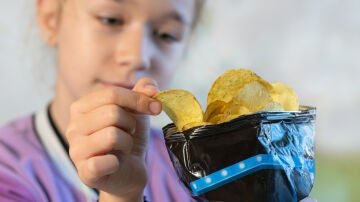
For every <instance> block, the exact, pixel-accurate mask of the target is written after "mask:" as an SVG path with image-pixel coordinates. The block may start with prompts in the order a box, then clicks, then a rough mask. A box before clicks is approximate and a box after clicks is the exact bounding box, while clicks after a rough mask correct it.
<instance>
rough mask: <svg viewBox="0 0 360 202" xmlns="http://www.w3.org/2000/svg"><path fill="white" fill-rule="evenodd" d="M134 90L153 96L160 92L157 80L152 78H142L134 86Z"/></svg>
mask: <svg viewBox="0 0 360 202" xmlns="http://www.w3.org/2000/svg"><path fill="white" fill-rule="evenodd" d="M133 91H135V92H139V93H143V94H145V95H147V96H149V97H152V96H154V95H155V94H156V93H158V92H159V87H158V84H157V82H156V81H155V80H153V79H150V78H141V79H140V80H139V81H138V82H137V83H136V85H135V86H134V88H133Z"/></svg>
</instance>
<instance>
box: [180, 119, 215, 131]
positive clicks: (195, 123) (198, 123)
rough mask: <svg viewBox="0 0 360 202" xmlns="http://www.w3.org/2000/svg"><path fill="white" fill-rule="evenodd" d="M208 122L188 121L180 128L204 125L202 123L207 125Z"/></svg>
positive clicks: (185, 128)
mask: <svg viewBox="0 0 360 202" xmlns="http://www.w3.org/2000/svg"><path fill="white" fill-rule="evenodd" d="M209 124H210V123H206V122H202V121H201V122H192V123H188V124H186V125H184V126H183V127H182V130H187V129H190V128H194V127H197V126H204V125H209Z"/></svg>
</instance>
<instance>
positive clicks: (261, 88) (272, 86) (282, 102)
mask: <svg viewBox="0 0 360 202" xmlns="http://www.w3.org/2000/svg"><path fill="white" fill-rule="evenodd" d="M154 98H155V99H157V100H159V101H160V102H161V103H162V107H163V110H164V111H165V113H166V114H167V115H168V116H169V118H170V119H171V120H172V121H173V122H174V124H175V125H176V127H177V129H178V130H179V131H183V130H187V129H189V128H192V127H195V126H200V125H209V124H220V123H223V122H227V121H230V120H232V119H234V118H237V117H239V116H241V115H245V114H251V113H255V112H261V111H298V110H299V100H298V96H297V94H296V93H295V91H294V90H293V89H292V88H291V87H289V86H288V85H286V84H283V83H269V82H267V81H265V80H264V79H262V78H261V77H259V76H258V75H256V74H255V73H254V72H252V71H250V70H247V69H231V70H228V71H227V72H225V73H224V74H222V75H221V76H220V77H218V78H217V79H216V81H215V82H214V83H213V85H212V87H211V89H210V91H209V94H208V97H207V107H206V110H205V112H203V110H202V108H201V105H200V104H199V102H198V101H197V100H196V98H195V97H194V95H193V94H192V93H190V92H189V91H186V90H180V89H174V90H166V91H162V92H160V93H158V94H157V95H155V96H154Z"/></svg>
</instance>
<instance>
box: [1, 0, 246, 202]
mask: <svg viewBox="0 0 360 202" xmlns="http://www.w3.org/2000/svg"><path fill="white" fill-rule="evenodd" d="M202 5H203V0H37V1H36V8H37V21H38V25H39V29H40V33H41V35H42V38H43V39H44V41H45V42H46V43H47V44H48V45H49V46H52V47H54V48H56V49H57V53H58V62H57V64H58V65H57V77H56V88H55V96H54V98H53V100H52V102H51V103H50V104H49V106H47V107H46V109H45V110H44V111H41V112H38V113H36V114H34V115H30V116H27V117H24V118H22V119H18V120H15V121H13V122H11V123H9V124H7V125H6V126H4V127H3V128H1V129H0V154H1V159H0V201H17V202H19V201H20V202H21V201H40V202H43V201H62V202H63V201H66V202H71V201H77V202H78V201H96V200H98V201H106V202H112V201H143V200H146V201H156V202H161V201H165V202H167V201H193V200H200V198H197V199H195V198H192V197H191V194H190V193H189V191H187V189H186V188H185V187H184V186H183V185H182V184H181V183H180V182H179V179H178V178H177V176H176V173H175V170H174V168H173V166H172V163H171V162H170V159H169V157H168V154H167V151H166V147H165V145H164V141H163V138H162V132H161V131H160V130H158V129H154V128H151V127H150V126H149V116H152V115H157V114H159V113H160V111H161V105H160V103H159V102H157V101H156V100H154V99H152V98H151V97H152V96H153V95H155V94H156V93H157V92H158V91H159V89H166V86H167V85H168V84H169V81H170V79H171V77H172V75H173V74H174V72H175V70H176V67H177V65H178V63H179V61H180V60H181V59H182V55H183V53H184V50H185V47H186V45H187V42H188V40H189V37H190V33H191V31H192V30H193V28H194V26H195V24H196V22H197V18H198V16H199V13H200V10H201V7H202ZM239 200H240V199H239Z"/></svg>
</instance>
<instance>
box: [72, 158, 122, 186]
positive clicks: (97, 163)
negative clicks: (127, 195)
mask: <svg viewBox="0 0 360 202" xmlns="http://www.w3.org/2000/svg"><path fill="white" fill-rule="evenodd" d="M119 166H120V162H119V159H118V157H117V156H116V155H115V154H106V155H102V156H94V157H92V158H90V159H88V160H87V161H82V163H81V164H80V165H79V166H78V168H77V169H78V172H79V175H80V178H81V180H82V181H83V182H84V183H85V184H86V185H88V186H90V187H95V188H96V187H97V186H98V185H99V179H100V178H103V177H105V176H107V175H110V174H112V173H115V172H116V171H117V170H118V169H119ZM103 180H106V179H103ZM100 183H101V182H100Z"/></svg>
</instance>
